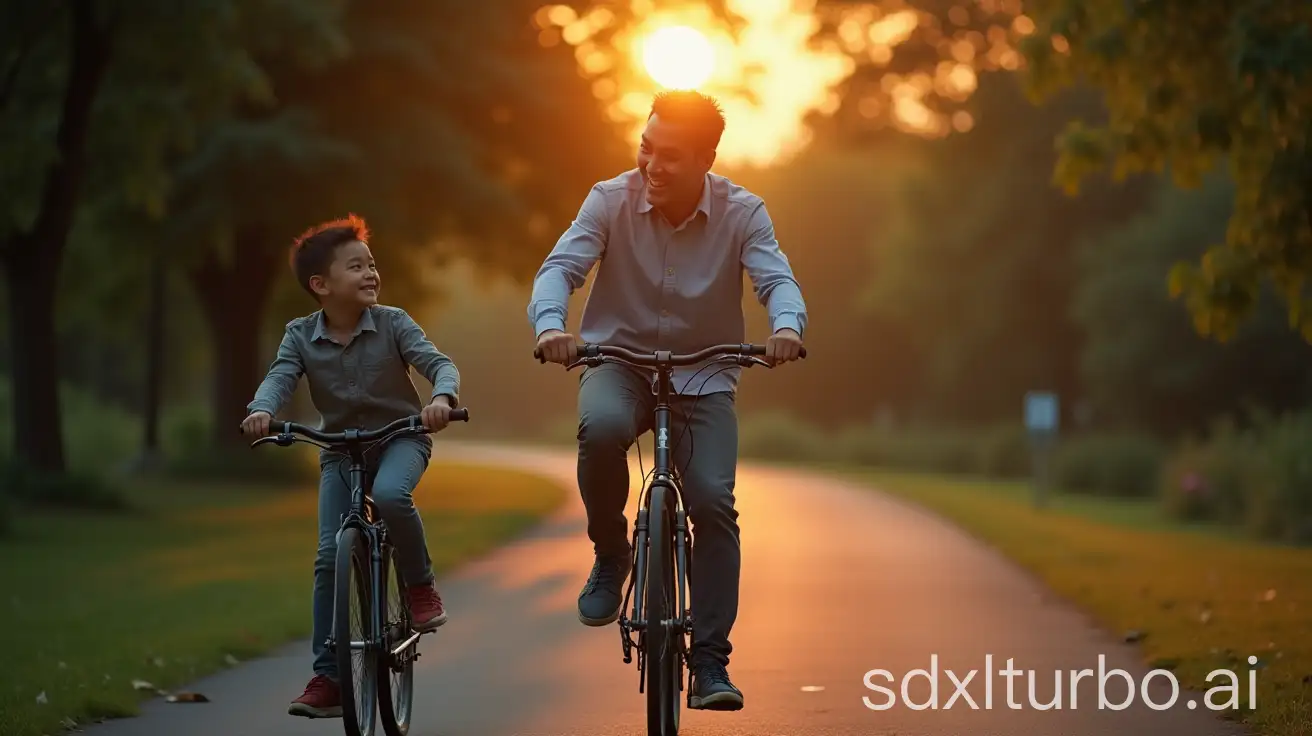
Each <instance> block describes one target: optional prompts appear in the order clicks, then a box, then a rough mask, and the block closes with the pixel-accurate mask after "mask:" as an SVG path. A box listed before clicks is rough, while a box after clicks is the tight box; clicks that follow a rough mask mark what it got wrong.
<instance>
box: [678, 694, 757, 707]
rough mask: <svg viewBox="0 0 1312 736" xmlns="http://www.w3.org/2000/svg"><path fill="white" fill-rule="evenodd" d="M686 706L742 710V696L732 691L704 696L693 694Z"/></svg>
mask: <svg viewBox="0 0 1312 736" xmlns="http://www.w3.org/2000/svg"><path fill="white" fill-rule="evenodd" d="M688 707H689V708H690V709H692V710H721V711H724V710H742V709H743V698H742V696H741V695H735V694H734V693H716V694H714V695H708V696H706V697H704V698H702V697H698V696H696V695H694V696H692V698H690V699H689V702H688Z"/></svg>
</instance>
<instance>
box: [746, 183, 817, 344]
mask: <svg viewBox="0 0 1312 736" xmlns="http://www.w3.org/2000/svg"><path fill="white" fill-rule="evenodd" d="M745 229H746V237H745V239H744V241H743V248H742V264H743V269H744V270H745V271H746V272H747V276H748V278H749V279H751V282H752V286H753V288H754V289H755V291H756V298H757V300H758V301H760V303H761V304H762V305H764V306H765V308H766V312H767V314H768V315H769V317H770V330H771V332H778V331H779V330H782V329H785V328H788V329H792V330H795V331H796V332H797V334H799V335H801V334H804V332H805V330H806V301H805V300H803V299H802V287H801V285H800V284H798V283H797V278H796V277H795V276H794V275H793V268H792V265H791V264H789V262H788V257H787V256H786V255H784V252H783V250H782V249H781V248H780V247H779V241H778V240H777V239H776V237H775V232H774V222H773V221H772V220H771V219H770V214H769V212H768V211H767V210H766V208H765V203H764V202H761V203H759V204H757V205H756V207H755V208H754V209H753V210H752V212H751V214H750V215H749V216H748V219H747V224H746V228H745Z"/></svg>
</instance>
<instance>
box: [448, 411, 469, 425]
mask: <svg viewBox="0 0 1312 736" xmlns="http://www.w3.org/2000/svg"><path fill="white" fill-rule="evenodd" d="M447 418H448V419H450V420H451V421H453V422H467V421H469V410H468V409H465V408H463V407H462V408H460V409H452V410H451V413H450V414H449V415H448V417H447Z"/></svg>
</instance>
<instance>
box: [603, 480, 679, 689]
mask: <svg viewBox="0 0 1312 736" xmlns="http://www.w3.org/2000/svg"><path fill="white" fill-rule="evenodd" d="M666 490H667V491H668V490H670V489H666ZM668 495H669V497H670V498H671V499H673V498H675V494H674V493H669V494H668ZM650 519H651V511H650V510H649V509H648V508H647V507H646V506H644V507H642V508H639V509H638V518H637V522H636V523H635V524H634V531H633V553H634V559H633V575H631V576H630V577H629V584H628V590H626V591H625V595H624V597H625V601H624V603H623V604H622V605H621V607H620V611H621V614H620V621H619V624H620V646H621V647H622V649H623V651H624V663H625V664H631V663H632V662H633V648H634V647H635V646H636V647H637V648H638V692H640V693H642V692H645V691H646V672H647V668H646V661H645V659H644V657H645V656H646V655H645V652H646V647H645V646H643V644H644V643H645V639H646V637H647V634H648V633H649V632H653V631H660V630H662V629H667V630H669V631H671V632H672V633H673V634H674V636H675V637H676V638H677V645H676V651H675V656H676V658H677V659H678V660H679V661H680V663H681V664H682V665H683V666H684V667H685V668H686V666H687V656H688V652H687V641H686V636H687V635H688V634H690V633H691V632H692V614H691V612H689V610H688V605H687V598H688V596H687V593H688V558H689V556H690V553H691V550H690V548H689V540H690V537H691V535H690V534H689V531H688V512H687V511H686V510H685V509H683V508H682V507H680V508H678V510H677V511H676V512H675V515H674V527H673V529H672V531H673V534H672V536H673V541H674V554H675V569H674V575H675V586H674V587H675V610H674V612H673V615H672V616H671V618H670V619H669V620H668V621H656V622H652V621H647V620H646V619H645V618H644V615H645V612H644V611H643V605H642V601H643V593H642V591H645V590H646V584H647V560H648V557H647V555H648V551H647V540H648V536H649V535H650V533H651V525H650ZM630 596H632V599H633V618H628V617H626V616H624V615H623V611H624V609H627V608H628V607H629V600H628V599H629V598H630ZM630 631H636V632H638V641H636V642H635V641H633V639H632V638H631V637H630V636H629V632H630ZM688 677H689V680H688V686H687V689H688V690H689V691H691V687H692V681H691V677H692V674H691V671H689V674H688ZM680 689H684V685H683V681H682V680H680Z"/></svg>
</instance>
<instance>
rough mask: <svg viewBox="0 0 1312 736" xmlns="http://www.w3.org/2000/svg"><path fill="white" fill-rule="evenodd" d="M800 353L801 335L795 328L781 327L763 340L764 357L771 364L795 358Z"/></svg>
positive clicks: (786, 361) (798, 356) (799, 355)
mask: <svg viewBox="0 0 1312 736" xmlns="http://www.w3.org/2000/svg"><path fill="white" fill-rule="evenodd" d="M801 353H802V336H801V335H799V334H797V332H796V331H795V330H792V329H790V328H787V327H785V328H783V329H781V330H779V331H778V332H775V333H774V334H773V335H771V336H770V338H769V339H768V340H766V341H765V357H766V360H768V361H770V364H771V365H778V364H780V363H788V362H790V361H794V360H797V359H798V358H800V357H801Z"/></svg>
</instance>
